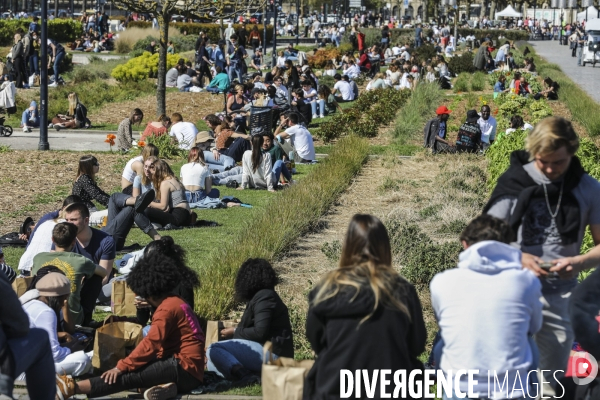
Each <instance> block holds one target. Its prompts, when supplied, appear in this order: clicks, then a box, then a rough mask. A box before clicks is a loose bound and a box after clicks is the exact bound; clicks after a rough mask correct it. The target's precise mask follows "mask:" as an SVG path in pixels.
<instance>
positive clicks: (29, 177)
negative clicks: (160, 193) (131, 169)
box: [0, 151, 131, 233]
mask: <svg viewBox="0 0 600 400" xmlns="http://www.w3.org/2000/svg"><path fill="white" fill-rule="evenodd" d="M95 156H96V158H97V159H98V161H99V163H100V172H99V173H98V175H97V177H98V184H99V186H100V187H101V188H102V189H103V190H104V191H106V192H107V193H112V192H113V190H114V189H116V188H119V187H120V185H121V172H122V171H123V167H124V166H125V163H126V162H127V160H129V158H131V156H123V155H119V154H116V153H115V154H110V153H98V154H95ZM79 158H80V154H78V153H73V152H58V151H44V152H40V151H10V152H7V153H3V154H2V163H0V185H1V187H2V190H1V191H0V203H1V204H2V211H1V212H0V226H1V227H2V229H1V231H0V232H2V233H6V232H12V231H18V229H19V226H20V225H21V223H22V222H23V219H24V218H25V217H26V216H31V217H32V218H33V219H34V220H37V219H38V218H39V217H41V216H42V215H44V214H45V213H47V212H49V211H52V210H56V209H57V208H59V207H60V204H61V203H62V201H63V200H64V198H65V197H66V196H68V195H70V194H71V189H72V187H73V181H74V180H75V176H76V174H77V166H78V162H79Z"/></svg>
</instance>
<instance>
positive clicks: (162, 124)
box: [140, 114, 171, 141]
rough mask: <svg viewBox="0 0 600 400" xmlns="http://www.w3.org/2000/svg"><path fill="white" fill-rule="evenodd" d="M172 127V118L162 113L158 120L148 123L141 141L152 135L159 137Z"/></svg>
mask: <svg viewBox="0 0 600 400" xmlns="http://www.w3.org/2000/svg"><path fill="white" fill-rule="evenodd" d="M170 127H171V118H169V117H167V116H166V115H165V114H161V115H160V116H159V117H158V120H157V121H150V122H148V125H146V129H144V132H142V135H141V136H140V140H141V141H146V140H148V139H149V138H150V137H159V136H162V135H164V134H165V133H167V132H168V130H169V128H170Z"/></svg>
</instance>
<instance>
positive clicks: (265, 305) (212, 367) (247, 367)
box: [206, 258, 294, 386]
mask: <svg viewBox="0 0 600 400" xmlns="http://www.w3.org/2000/svg"><path fill="white" fill-rule="evenodd" d="M278 282H279V278H278V277H277V273H276V272H275V270H274V269H273V267H272V266H271V264H269V262H268V261H267V260H264V259H262V258H249V259H248V260H246V261H245V262H244V263H243V264H242V266H241V267H240V270H239V271H238V274H237V277H236V278H235V297H236V300H237V301H239V302H245V303H246V311H244V315H243V316H242V320H241V322H240V324H239V325H238V327H237V328H225V329H223V330H221V332H220V334H221V336H222V337H223V338H228V337H232V338H233V339H232V340H225V341H222V342H217V343H213V344H211V345H210V346H209V347H208V350H207V351H206V357H207V358H208V363H207V366H208V370H209V371H214V372H216V373H217V374H219V375H221V376H223V377H225V378H226V379H229V380H233V381H234V382H235V385H236V386H245V385H249V384H252V383H258V382H260V371H261V367H262V363H263V345H264V344H265V342H267V341H268V340H270V341H271V342H272V343H273V348H272V352H273V358H274V359H276V358H278V357H279V356H281V357H290V358H293V357H294V341H293V337H292V324H291V323H290V316H289V314H288V309H287V307H286V306H285V304H283V301H282V300H281V298H280V297H279V295H278V294H277V292H276V291H275V285H277V283H278Z"/></svg>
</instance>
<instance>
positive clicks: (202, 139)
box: [194, 131, 214, 144]
mask: <svg viewBox="0 0 600 400" xmlns="http://www.w3.org/2000/svg"><path fill="white" fill-rule="evenodd" d="M213 140H214V139H213V138H212V137H211V136H210V133H208V131H201V132H198V134H197V135H196V141H195V142H194V143H195V144H198V143H206V142H210V141H213Z"/></svg>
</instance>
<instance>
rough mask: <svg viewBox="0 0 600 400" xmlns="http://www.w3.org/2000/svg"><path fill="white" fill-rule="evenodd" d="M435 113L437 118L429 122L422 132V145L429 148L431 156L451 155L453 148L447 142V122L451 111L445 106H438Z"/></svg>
mask: <svg viewBox="0 0 600 400" xmlns="http://www.w3.org/2000/svg"><path fill="white" fill-rule="evenodd" d="M435 113H436V114H437V118H433V119H431V120H429V121H428V122H427V124H426V125H425V129H424V130H423V134H424V139H425V140H424V142H423V145H424V147H426V148H430V149H431V151H432V152H433V154H435V153H449V152H450V153H451V152H453V150H454V147H453V146H452V145H451V144H450V142H448V140H447V136H448V130H447V121H448V118H449V117H450V113H451V111H450V110H448V107H446V106H439V107H438V109H437V110H436V111H435Z"/></svg>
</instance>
